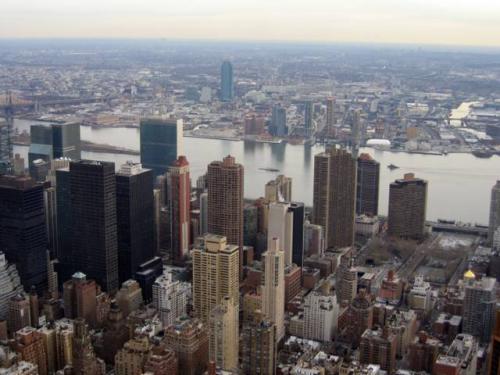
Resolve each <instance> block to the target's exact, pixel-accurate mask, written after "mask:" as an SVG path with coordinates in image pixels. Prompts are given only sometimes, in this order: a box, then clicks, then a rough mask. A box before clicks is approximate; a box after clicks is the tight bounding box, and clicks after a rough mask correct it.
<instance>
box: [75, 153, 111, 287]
mask: <svg viewBox="0 0 500 375" xmlns="http://www.w3.org/2000/svg"><path fill="white" fill-rule="evenodd" d="M69 169H70V172H69V173H70V191H71V219H72V220H71V233H72V239H73V241H72V243H73V246H72V254H71V255H72V259H73V262H74V263H73V267H74V268H75V269H78V270H80V271H82V272H84V273H85V274H86V275H87V276H88V277H89V278H91V279H94V280H96V281H97V283H98V284H99V285H100V286H102V287H103V289H104V290H106V291H107V292H110V293H112V292H113V291H116V290H117V289H118V286H119V282H118V241H117V220H116V176H115V164H114V163H109V162H99V161H93V160H82V161H79V162H72V163H71V164H70V167H69Z"/></svg>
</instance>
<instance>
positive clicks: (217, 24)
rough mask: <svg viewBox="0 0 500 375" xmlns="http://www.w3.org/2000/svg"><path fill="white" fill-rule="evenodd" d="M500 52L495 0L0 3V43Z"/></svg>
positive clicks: (44, 0)
mask: <svg viewBox="0 0 500 375" xmlns="http://www.w3.org/2000/svg"><path fill="white" fill-rule="evenodd" d="M11 37H23V38H24V37H133V38H142V37H153V38H159V37H160V38H169V39H170V38H179V39H186V38H187V39H222V40H279V41H326V42H368V43H370V42H377V43H425V44H459V45H489V46H500V0H179V1H174V0H0V38H11Z"/></svg>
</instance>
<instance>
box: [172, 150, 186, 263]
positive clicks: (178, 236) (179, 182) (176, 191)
mask: <svg viewBox="0 0 500 375" xmlns="http://www.w3.org/2000/svg"><path fill="white" fill-rule="evenodd" d="M168 179H169V182H168V188H169V193H168V205H169V214H170V229H171V230H170V239H171V241H170V244H171V246H170V247H171V249H172V260H173V262H174V264H182V263H183V262H184V258H185V257H186V255H187V253H188V251H189V244H190V242H191V241H190V238H191V236H190V230H189V229H190V225H191V179H190V178H189V163H188V161H187V159H186V157H185V156H179V158H178V159H177V160H175V161H174V163H173V165H172V166H170V167H169V168H168Z"/></svg>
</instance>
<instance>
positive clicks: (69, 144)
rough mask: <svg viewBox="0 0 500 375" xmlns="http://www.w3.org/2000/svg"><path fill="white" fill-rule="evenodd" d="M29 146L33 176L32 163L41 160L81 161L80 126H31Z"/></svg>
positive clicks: (71, 124)
mask: <svg viewBox="0 0 500 375" xmlns="http://www.w3.org/2000/svg"><path fill="white" fill-rule="evenodd" d="M30 138H31V144H30V149H29V153H28V163H29V168H30V174H32V175H33V174H34V171H33V167H34V166H33V162H34V161H35V160H37V159H42V160H44V161H45V162H47V163H50V161H51V160H52V159H58V158H69V159H71V160H80V159H81V146H80V124H78V123H67V124H51V125H31V128H30Z"/></svg>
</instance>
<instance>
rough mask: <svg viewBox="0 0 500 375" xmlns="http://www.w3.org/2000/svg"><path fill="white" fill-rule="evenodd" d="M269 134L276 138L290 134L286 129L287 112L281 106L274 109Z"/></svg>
mask: <svg viewBox="0 0 500 375" xmlns="http://www.w3.org/2000/svg"><path fill="white" fill-rule="evenodd" d="M269 133H270V134H271V135H272V136H274V137H284V136H285V135H287V133H288V130H287V127H286V110H285V108H283V107H282V106H280V105H276V106H274V107H273V114H272V117H271V126H270V127H269Z"/></svg>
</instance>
